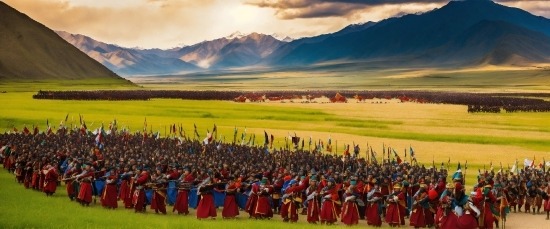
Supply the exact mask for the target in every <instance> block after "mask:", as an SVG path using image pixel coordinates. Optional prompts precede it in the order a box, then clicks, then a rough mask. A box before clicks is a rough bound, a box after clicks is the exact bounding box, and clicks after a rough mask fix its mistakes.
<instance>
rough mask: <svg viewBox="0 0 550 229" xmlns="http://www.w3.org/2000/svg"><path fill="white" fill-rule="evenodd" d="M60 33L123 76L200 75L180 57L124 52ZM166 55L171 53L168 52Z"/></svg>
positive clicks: (193, 66)
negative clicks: (189, 73) (190, 72)
mask: <svg viewBox="0 0 550 229" xmlns="http://www.w3.org/2000/svg"><path fill="white" fill-rule="evenodd" d="M56 33H57V34H58V35H59V36H60V37H62V38H63V39H65V40H66V41H67V42H69V43H71V44H72V45H74V46H75V47H77V48H78V49H80V51H82V52H84V53H86V54H88V56H90V57H92V58H93V59H95V60H96V61H98V62H100V63H101V64H103V65H105V67H107V68H109V69H110V70H112V71H114V72H116V73H118V74H121V75H162V74H174V73H184V72H188V71H196V70H198V69H199V68H198V67H196V66H195V65H193V64H190V63H187V62H185V61H183V60H180V59H179V58H177V57H171V56H163V55H162V54H160V53H162V52H163V51H160V52H157V53H155V52H153V51H154V50H139V49H131V48H123V47H119V46H117V45H113V44H107V43H103V42H100V41H97V40H94V39H92V38H90V37H87V36H84V35H80V34H70V33H67V32H64V31H56ZM164 52H169V51H168V50H167V51H164Z"/></svg>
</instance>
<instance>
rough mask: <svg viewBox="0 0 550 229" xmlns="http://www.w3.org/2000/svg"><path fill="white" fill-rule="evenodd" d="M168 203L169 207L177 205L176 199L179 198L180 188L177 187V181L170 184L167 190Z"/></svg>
mask: <svg viewBox="0 0 550 229" xmlns="http://www.w3.org/2000/svg"><path fill="white" fill-rule="evenodd" d="M166 194H167V197H166V202H168V205H174V204H175V203H176V198H177V197H178V188H177V187H176V182H175V181H170V182H168V190H166Z"/></svg>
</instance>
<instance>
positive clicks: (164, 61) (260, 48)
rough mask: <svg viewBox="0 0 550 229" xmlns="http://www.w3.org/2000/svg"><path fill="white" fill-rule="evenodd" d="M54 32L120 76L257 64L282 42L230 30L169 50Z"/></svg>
mask: <svg viewBox="0 0 550 229" xmlns="http://www.w3.org/2000/svg"><path fill="white" fill-rule="evenodd" d="M56 32H57V34H58V35H59V36H60V37H62V38H63V39H65V40H66V41H68V42H69V43H71V44H73V45H74V46H75V47H77V48H78V49H80V50H81V51H82V52H84V53H86V54H88V55H89V56H90V57H92V58H94V59H95V60H97V61H99V62H100V63H102V64H104V65H105V66H106V67H108V68H109V69H111V70H112V71H114V72H117V73H119V74H122V75H163V74H182V73H186V72H196V71H201V70H204V69H225V68H233V67H245V66H250V65H254V64H257V63H259V62H260V61H261V60H262V59H263V58H265V57H266V56H268V55H270V54H271V53H272V52H273V51H274V50H276V49H277V48H278V47H280V46H281V45H282V44H284V43H286V42H284V41H280V40H278V39H276V38H274V37H273V36H271V35H265V34H259V33H251V34H248V35H243V34H240V33H234V34H231V35H230V36H228V37H224V38H219V39H215V40H211V41H203V42H201V43H198V44H195V45H191V46H185V47H181V48H173V49H169V50H161V49H137V48H124V47H120V46H117V45H113V44H107V43H104V42H100V41H97V40H94V39H93V38H90V37H87V36H84V35H80V34H70V33H67V32H64V31H56Z"/></svg>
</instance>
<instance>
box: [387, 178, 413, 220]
mask: <svg viewBox="0 0 550 229" xmlns="http://www.w3.org/2000/svg"><path fill="white" fill-rule="evenodd" d="M401 188H402V187H401V184H399V183H396V184H395V185H394V186H393V192H392V193H391V194H390V195H389V196H388V198H387V199H386V201H387V202H388V207H387V209H386V216H385V218H386V223H388V224H389V225H390V227H399V226H401V225H405V194H404V193H403V192H402V191H401ZM411 218H412V217H411Z"/></svg>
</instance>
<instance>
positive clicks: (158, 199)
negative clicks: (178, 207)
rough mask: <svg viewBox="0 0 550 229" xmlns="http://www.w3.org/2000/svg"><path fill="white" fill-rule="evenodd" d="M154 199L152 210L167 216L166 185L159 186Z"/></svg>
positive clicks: (152, 200) (155, 189)
mask: <svg viewBox="0 0 550 229" xmlns="http://www.w3.org/2000/svg"><path fill="white" fill-rule="evenodd" d="M153 190H154V191H153V198H152V199H151V210H155V212H156V213H158V212H160V213H162V214H166V187H165V185H164V184H160V185H157V187H155V188H154V189H153Z"/></svg>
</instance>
